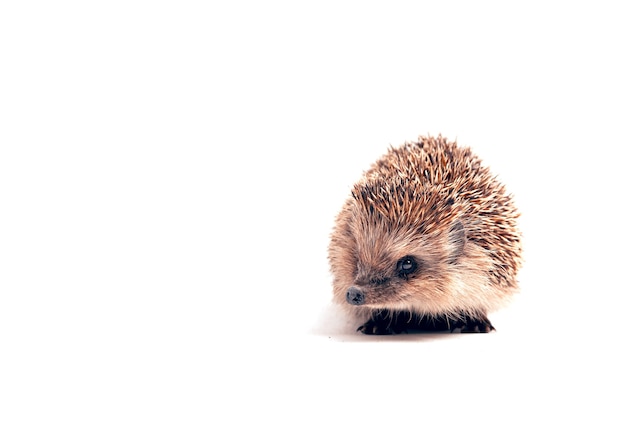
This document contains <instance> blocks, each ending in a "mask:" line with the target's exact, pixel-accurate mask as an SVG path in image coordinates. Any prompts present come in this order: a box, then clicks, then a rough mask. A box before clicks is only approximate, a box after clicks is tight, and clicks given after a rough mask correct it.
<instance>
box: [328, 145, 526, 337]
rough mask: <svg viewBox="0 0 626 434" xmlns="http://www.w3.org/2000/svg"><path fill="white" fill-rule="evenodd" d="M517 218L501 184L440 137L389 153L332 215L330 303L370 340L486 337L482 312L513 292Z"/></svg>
mask: <svg viewBox="0 0 626 434" xmlns="http://www.w3.org/2000/svg"><path fill="white" fill-rule="evenodd" d="M517 217H518V212H517V209H516V208H515V206H514V205H513V202H512V199H511V197H510V196H509V195H508V194H507V193H506V192H505V189H504V187H503V185H502V184H501V183H500V182H499V181H498V180H496V178H495V177H494V176H492V175H491V174H490V172H489V170H488V169H487V168H486V167H485V166H483V165H482V164H481V161H480V160H479V159H478V158H477V157H475V156H474V155H473V154H472V152H471V151H470V150H469V149H468V148H464V147H459V146H457V144H456V142H450V141H448V140H446V139H445V138H443V137H441V136H439V137H436V138H434V137H420V138H419V140H418V141H417V142H416V143H405V144H404V145H403V146H400V147H397V148H393V147H392V148H390V149H389V152H388V153H387V154H386V155H384V156H383V157H382V158H381V159H380V160H378V161H377V162H376V163H374V164H373V165H372V167H371V168H370V169H369V170H368V171H366V172H365V173H364V175H363V177H362V179H361V180H360V181H359V182H357V184H356V185H355V186H354V188H353V189H352V196H351V197H350V198H349V199H348V200H347V202H346V203H345V205H344V206H343V209H342V210H341V212H340V213H339V215H338V216H337V219H336V222H335V228H334V231H333V233H332V236H331V241H330V246H329V260H330V266H331V272H332V274H333V292H334V300H335V301H336V302H337V303H339V304H340V305H342V306H343V307H345V309H347V311H348V312H349V313H350V314H352V315H355V316H356V317H358V318H359V319H360V320H362V321H364V322H365V323H364V324H363V325H362V326H361V327H360V328H359V330H360V331H362V332H363V333H367V334H387V333H397V332H402V331H407V330H412V329H434V330H440V329H450V330H460V331H480V332H489V331H491V330H492V329H493V326H492V325H491V323H490V322H489V320H488V319H487V313H488V312H489V311H491V310H493V309H495V308H497V307H499V306H500V305H502V304H503V302H505V301H506V300H507V299H508V298H509V297H510V295H512V294H513V293H514V292H515V291H516V289H517V281H516V274H517V271H518V269H519V267H520V263H521V257H520V255H521V242H520V234H519V232H518V229H517V223H516V221H517ZM403 264H404V265H403ZM403 267H404V268H403ZM405 269H406V270H408V272H405V271H404V270H405Z"/></svg>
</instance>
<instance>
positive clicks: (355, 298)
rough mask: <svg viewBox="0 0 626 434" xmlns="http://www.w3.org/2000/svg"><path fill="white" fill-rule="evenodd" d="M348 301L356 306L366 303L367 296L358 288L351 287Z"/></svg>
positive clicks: (347, 296) (347, 293)
mask: <svg viewBox="0 0 626 434" xmlns="http://www.w3.org/2000/svg"><path fill="white" fill-rule="evenodd" d="M346 301H347V302H348V303H350V304H353V305H355V306H359V305H361V304H363V303H365V294H363V291H361V290H360V289H359V288H357V287H356V286H351V287H350V288H348V292H346Z"/></svg>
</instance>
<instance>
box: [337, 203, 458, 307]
mask: <svg viewBox="0 0 626 434" xmlns="http://www.w3.org/2000/svg"><path fill="white" fill-rule="evenodd" d="M345 223H346V225H345V226H344V230H343V231H342V232H343V234H342V237H341V242H340V243H335V244H336V245H335V246H334V248H333V252H332V254H331V262H332V263H334V264H333V268H334V270H333V271H334V274H335V299H336V300H337V301H339V302H343V303H348V304H350V305H353V306H363V307H368V308H374V309H376V308H380V309H382V308H384V309H399V310H400V309H401V310H411V311H416V312H421V313H424V314H428V313H438V312H439V311H440V310H441V308H442V306H446V305H447V304H448V303H449V299H450V297H451V293H450V288H451V286H453V284H452V279H453V274H454V273H451V268H452V267H454V266H455V262H456V261H457V259H458V258H459V256H460V255H461V254H462V252H463V249H464V246H465V230H464V228H463V225H462V224H460V222H455V223H453V224H450V225H449V226H447V227H443V228H440V229H439V230H437V231H436V232H434V233H429V234H418V233H416V232H415V231H414V230H413V229H412V228H411V227H403V226H398V225H393V224H389V222H383V221H381V222H372V221H370V220H369V219H367V218H364V219H362V218H359V216H358V215H357V216H355V215H353V216H352V218H350V219H349V220H348V221H346V222H345ZM344 236H346V237H347V238H344Z"/></svg>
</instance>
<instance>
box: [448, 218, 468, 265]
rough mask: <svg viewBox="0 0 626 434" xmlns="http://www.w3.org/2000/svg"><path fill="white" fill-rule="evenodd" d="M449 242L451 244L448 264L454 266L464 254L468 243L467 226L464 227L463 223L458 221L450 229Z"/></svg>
mask: <svg viewBox="0 0 626 434" xmlns="http://www.w3.org/2000/svg"><path fill="white" fill-rule="evenodd" d="M448 240H449V242H450V250H449V252H450V256H449V257H448V263H450V264H454V263H455V262H456V261H457V259H458V258H459V256H461V254H462V253H463V250H464V249H465V243H466V242H467V236H466V234H465V226H463V223H461V221H460V220H457V221H456V222H455V223H454V224H453V225H452V227H451V228H450V233H449V234H448Z"/></svg>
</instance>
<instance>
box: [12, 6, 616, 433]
mask: <svg viewBox="0 0 626 434" xmlns="http://www.w3.org/2000/svg"><path fill="white" fill-rule="evenodd" d="M624 18H625V14H624V12H623V6H620V5H619V2H608V1H593V2H591V1H589V2H581V1H579V2H550V1H541V2H517V3H510V2H508V3H505V2H495V1H494V2H460V1H457V2H441V1H437V2H435V1H433V2H384V3H383V2H378V3H373V2H324V1H322V2H319V1H318V2H308V3H306V4H305V3H304V2H185V1H181V2H147V1H146V2H141V1H109V2H99V3H98V4H95V2H78V1H76V2H68V1H61V2H29V1H23V2H12V1H8V2H3V3H2V5H1V6H0V65H1V67H0V260H1V262H0V431H1V432H3V433H21V432H25V433H26V432H27V433H31V432H63V433H87V432H88V433H98V432H103V433H104V432H106V433H110V432H128V433H137V432H183V433H195V432H270V431H271V432H393V431H396V430H397V431H398V432H418V431H424V430H426V429H429V430H437V432H454V431H462V432H480V433H500V432H569V431H572V430H573V429H576V430H577V431H579V432H602V433H610V432H624V431H625V430H626V423H625V420H624V418H625V416H624V397H623V391H624V386H626V381H625V375H624V366H625V362H626V357H625V356H624V355H623V354H624V353H623V352H624V345H623V344H624V336H623V328H624V321H623V319H622V311H623V303H624V290H625V289H626V288H625V285H624V283H623V279H622V274H623V273H622V269H623V260H624V248H625V242H626V239H625V237H624V216H623V212H622V210H623V206H624V191H623V187H624V173H623V164H622V161H621V160H622V158H623V157H622V156H623V148H624V144H625V139H624V121H625V120H626V116H625V115H626V109H625V97H626V89H625V84H624V82H625V79H624V77H626V67H625V65H624V61H625V60H624V53H625V47H624V41H626V31H625V28H626V27H625V26H624ZM428 133H430V134H438V133H442V134H443V135H445V136H447V137H449V138H452V139H454V138H456V139H457V140H458V141H459V143H460V144H463V145H469V146H472V147H473V149H474V150H475V152H476V153H477V154H479V155H480V156H481V157H482V159H483V160H484V162H485V163H486V164H488V165H489V166H490V167H491V168H492V169H493V171H494V172H496V173H498V174H499V175H500V179H501V180H502V181H503V182H505V183H506V184H507V186H508V188H509V190H510V191H511V192H512V193H514V195H515V197H516V201H517V204H518V206H519V208H520V210H521V211H522V213H523V217H522V220H521V225H522V229H523V231H524V237H525V239H524V242H525V267H524V269H523V272H522V273H521V275H520V282H521V287H522V292H521V294H520V296H519V297H518V299H517V300H515V301H514V302H513V303H512V304H511V306H510V307H508V308H507V309H504V310H502V311H500V312H497V313H495V314H493V315H491V318H492V320H493V322H494V324H495V326H496V328H497V329H498V331H497V332H496V333H491V334H488V335H403V336H392V337H366V336H360V335H357V334H355V333H354V332H353V329H352V328H351V326H348V325H346V324H344V323H343V321H342V318H341V317H340V316H337V313H336V311H335V310H334V309H333V308H332V306H330V305H329V301H330V293H331V288H330V276H329V273H328V265H327V260H326V247H327V243H328V234H329V232H330V230H331V228H332V224H333V219H334V216H335V214H336V213H337V212H338V211H339V209H340V207H341V205H342V203H343V201H344V200H345V198H346V197H347V196H348V194H349V191H350V188H351V185H352V183H354V182H355V181H356V180H357V179H358V177H359V176H360V174H361V172H362V171H363V170H364V169H366V168H367V167H368V166H369V164H370V163H372V162H373V161H374V160H375V159H376V158H378V157H379V156H380V155H381V154H382V153H384V152H385V151H386V149H387V147H388V146H389V145H398V144H401V143H402V142H404V141H406V140H415V139H417V136H418V135H423V134H428ZM262 430H263V431H262Z"/></svg>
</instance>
